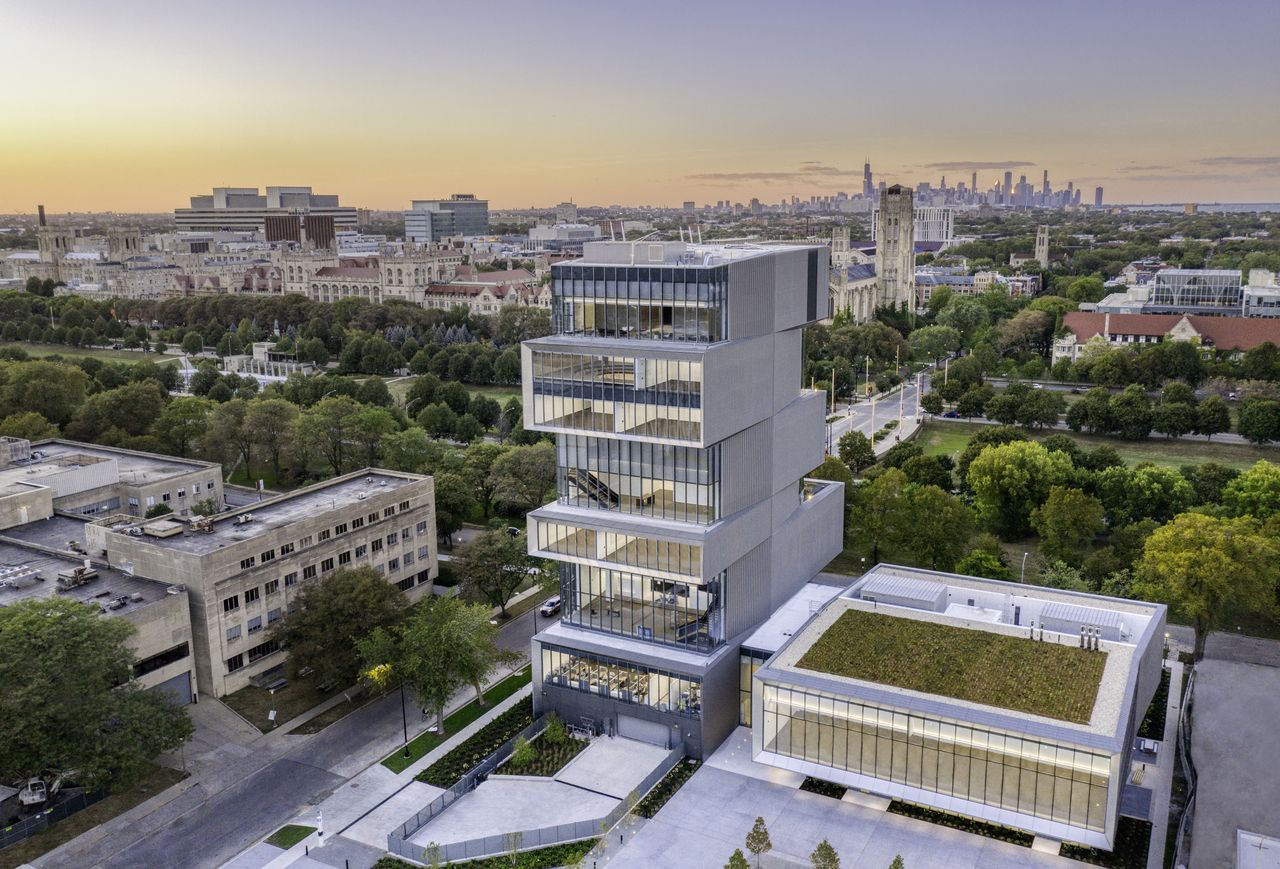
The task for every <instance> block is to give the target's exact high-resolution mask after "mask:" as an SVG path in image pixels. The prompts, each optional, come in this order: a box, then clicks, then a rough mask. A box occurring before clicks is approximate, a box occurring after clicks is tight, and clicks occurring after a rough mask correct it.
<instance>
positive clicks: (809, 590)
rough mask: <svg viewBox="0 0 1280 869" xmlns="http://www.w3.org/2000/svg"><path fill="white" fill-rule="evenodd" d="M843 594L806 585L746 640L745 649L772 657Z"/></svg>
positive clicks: (818, 585)
mask: <svg viewBox="0 0 1280 869" xmlns="http://www.w3.org/2000/svg"><path fill="white" fill-rule="evenodd" d="M841 591H842V589H841V588H840V587H839V586H835V585H824V584H822V583H820V582H809V583H805V585H804V586H803V587H802V588H801V589H800V590H799V591H797V592H796V593H795V594H793V595H791V597H790V598H789V599H788V600H787V602H786V603H784V604H783V605H782V606H780V607H778V608H777V609H776V610H774V612H773V615H771V616H769V618H768V619H767V620H766V621H765V622H764V624H762V625H760V626H759V627H758V628H756V629H755V630H754V631H752V633H751V636H749V637H747V638H746V640H744V641H743V643H742V647H743V648H744V649H755V650H756V651H757V652H769V653H770V654H772V653H773V652H776V651H778V649H781V648H782V646H783V645H784V644H785V643H786V642H787V640H789V639H791V637H792V636H793V635H794V634H795V633H796V631H798V630H800V628H802V627H804V624H805V622H807V621H809V619H811V618H813V616H814V615H815V614H817V613H818V612H819V611H820V610H821V609H822V608H823V607H824V606H826V604H827V602H828V601H830V600H831V599H832V598H834V597H835V596H836V595H838V594H840V592H841Z"/></svg>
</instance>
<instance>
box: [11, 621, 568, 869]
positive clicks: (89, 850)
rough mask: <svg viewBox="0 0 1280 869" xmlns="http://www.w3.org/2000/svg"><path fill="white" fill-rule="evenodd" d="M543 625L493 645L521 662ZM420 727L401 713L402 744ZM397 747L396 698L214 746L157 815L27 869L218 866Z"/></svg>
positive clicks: (518, 630) (526, 624) (507, 629)
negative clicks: (311, 726) (300, 731)
mask: <svg viewBox="0 0 1280 869" xmlns="http://www.w3.org/2000/svg"><path fill="white" fill-rule="evenodd" d="M552 621H553V619H544V618H542V617H541V616H539V615H538V613H537V610H536V609H533V610H530V611H529V612H527V613H525V614H523V615H521V616H519V617H517V618H515V619H513V620H512V621H511V622H509V623H507V624H506V625H503V626H502V628H500V629H499V638H500V639H499V643H500V645H502V647H503V648H506V649H510V650H513V651H521V652H523V653H524V654H526V655H527V654H528V652H529V641H530V639H531V638H532V636H533V634H534V633H535V631H537V630H540V629H542V628H543V627H547V626H548V625H549V624H550V623H551V622H552ZM200 702H201V703H202V704H205V703H216V702H217V701H214V700H212V699H211V698H201V701H200ZM428 724H429V722H428V721H426V720H425V719H424V718H423V716H422V715H421V714H415V713H413V712H411V713H410V716H409V734H410V737H411V738H412V737H414V736H417V735H418V734H419V733H421V732H423V731H424V730H426V728H427V726H428ZM403 742H404V738H403V727H402V723H401V713H400V695H399V694H398V693H392V694H388V695H386V696H384V697H380V698H378V699H376V700H374V701H373V702H371V703H369V704H367V705H365V706H363V707H361V708H360V709H358V710H356V711H355V712H353V713H351V714H350V715H348V716H347V717H346V718H343V719H342V720H340V721H338V722H335V723H334V724H331V725H329V726H328V727H327V728H325V729H324V730H322V731H321V732H320V733H318V734H315V735H313V736H308V735H297V736H291V735H289V734H288V733H278V734H267V735H265V736H260V737H257V738H255V739H253V740H251V741H249V742H248V744H244V745H222V746H219V750H218V751H217V757H216V758H211V759H210V760H211V761H212V762H205V763H203V764H202V763H201V762H200V760H199V759H198V758H191V760H192V765H193V766H194V767H196V768H197V771H196V772H194V773H193V775H192V777H191V778H190V779H188V780H187V781H184V782H182V783H181V784H179V785H178V786H177V787H179V788H183V789H185V790H184V792H183V793H182V794H181V795H180V796H178V797H177V798H176V799H174V800H172V801H171V802H169V803H168V804H167V805H164V806H162V807H160V808H158V809H157V810H156V811H154V812H152V813H151V814H150V815H148V816H146V817H145V818H142V819H140V820H138V821H136V822H134V823H116V822H111V821H109V822H107V823H106V824H104V825H102V826H101V827H99V828H97V829H96V830H93V831H90V833H89V834H86V836H84V837H82V838H83V839H86V840H87V839H90V838H92V837H93V836H94V835H100V837H99V838H98V839H96V840H95V841H85V842H84V843H83V844H80V843H78V842H73V843H68V845H67V846H63V847H62V848H59V849H57V850H55V851H53V852H50V853H49V854H46V855H45V856H43V857H41V858H39V859H37V860H36V861H35V865H37V866H39V867H42V869H43V867H48V869H53V867H56V866H68V865H78V866H98V865H101V866H108V867H118V869H132V867H139V866H178V865H181V866H184V867H188V866H189V867H216V866H220V865H221V864H222V863H224V862H226V861H227V860H229V859H231V858H232V857H234V856H235V855H236V854H238V853H239V852H240V851H242V850H243V849H245V848H246V847H248V846H249V845H251V844H252V843H253V842H255V841H257V840H258V839H260V838H262V837H264V836H267V835H269V834H270V833H272V832H273V831H274V830H276V829H277V828H278V827H280V826H282V825H284V824H286V823H289V822H290V821H291V820H292V819H293V818H295V817H296V816H297V815H298V814H299V813H300V812H303V811H305V810H307V808H308V807H310V806H314V805H316V804H318V803H319V802H320V801H321V800H323V799H324V798H325V797H326V796H328V795H329V794H331V793H332V792H333V791H334V790H336V789H337V788H338V787H340V786H342V785H343V784H344V783H345V782H347V781H348V780H350V779H351V778H353V777H354V776H355V775H356V774H357V773H359V772H360V771H361V770H363V769H365V768H366V767H368V766H370V765H372V764H375V763H378V762H380V761H381V760H382V758H384V757H386V756H387V755H388V754H390V753H391V752H393V751H395V750H396V748H397V747H399V746H401V745H402V744H403ZM77 845H78V846H77Z"/></svg>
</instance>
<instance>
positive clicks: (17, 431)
mask: <svg viewBox="0 0 1280 869" xmlns="http://www.w3.org/2000/svg"><path fill="white" fill-rule="evenodd" d="M57 436H58V427H57V426H56V425H54V424H53V423H51V422H49V420H47V419H45V418H44V417H43V416H41V415H40V414H38V413H36V412H35V411H30V410H28V411H25V412H23V413H15V414H11V415H9V416H6V417H5V418H4V421H3V422H0V437H10V438H22V439H23V440H28V441H38V440H43V439H44V438H56V437H57Z"/></svg>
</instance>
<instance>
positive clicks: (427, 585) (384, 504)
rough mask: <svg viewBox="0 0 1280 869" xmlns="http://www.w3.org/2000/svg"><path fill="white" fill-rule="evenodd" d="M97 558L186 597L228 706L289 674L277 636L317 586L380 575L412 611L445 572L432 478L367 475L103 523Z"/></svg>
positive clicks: (212, 682)
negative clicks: (357, 572) (187, 511)
mask: <svg viewBox="0 0 1280 869" xmlns="http://www.w3.org/2000/svg"><path fill="white" fill-rule="evenodd" d="M85 539H86V547H87V550H88V551H89V553H90V554H91V555H93V556H94V557H100V558H102V559H104V560H105V561H106V563H108V564H110V565H114V566H117V567H120V566H124V567H126V568H127V570H128V571H130V572H132V573H134V574H136V575H139V576H144V577H152V578H155V579H160V580H163V581H164V582H167V583H170V584H173V585H175V586H179V587H181V588H184V589H185V590H186V595H185V596H186V599H187V600H188V601H189V604H190V611H191V616H190V617H191V623H192V629H191V631H192V645H193V654H194V660H195V671H196V679H197V681H198V683H199V685H200V690H202V691H207V692H208V693H211V694H213V695H214V696H216V697H221V696H223V695H224V694H228V693H230V692H232V691H235V690H237V689H239V688H243V687H245V686H246V685H248V684H249V683H250V680H251V679H252V678H253V677H255V676H258V675H261V674H263V673H265V672H266V671H269V670H272V669H273V668H275V667H278V666H279V665H280V664H281V663H282V662H283V660H284V652H283V650H281V649H280V648H279V647H278V646H277V645H276V643H274V642H273V641H271V640H269V639H268V638H267V635H268V634H269V629H270V628H271V627H272V626H273V625H274V624H275V623H276V622H277V621H279V620H280V619H282V618H285V617H286V616H287V615H288V613H289V612H290V611H292V610H293V609H294V608H296V605H297V604H296V598H297V596H298V594H299V593H300V591H301V590H302V588H303V587H304V586H305V585H306V584H307V583H308V582H311V581H313V580H315V579H317V578H318V577H321V576H323V575H324V574H326V573H330V572H332V571H334V570H336V569H339V568H355V567H364V566H368V567H372V568H373V569H374V570H376V571H378V572H379V573H380V574H382V575H383V576H385V577H386V578H387V581H388V582H391V583H394V584H395V585H396V587H397V588H399V589H400V590H401V591H403V592H404V593H405V595H406V597H407V598H409V599H410V600H418V599H420V598H422V597H424V596H426V595H429V594H431V588H432V581H433V580H434V579H435V578H436V577H437V576H438V575H439V573H438V567H437V560H436V557H437V549H436V523H435V497H434V486H433V482H432V480H431V478H429V477H421V476H418V475H415V474H403V473H398V472H393V471H383V470H363V471H357V472H355V473H351V474H347V475H345V476H341V477H335V478H333V479H331V480H327V481H325V482H323V483H317V484H316V485H313V486H310V487H307V488H305V489H299V490H297V491H295V492H291V493H289V494H286V495H279V496H276V497H274V498H270V499H268V500H264V501H262V502H260V503H257V504H253V505H251V506H247V507H241V508H238V509H236V510H233V511H230V512H227V513H222V514H219V515H217V516H215V517H213V518H210V519H202V518H197V519H193V520H192V521H190V522H182V521H175V520H173V519H168V518H160V519H153V520H138V519H135V518H133V517H129V516H123V515H111V516H106V517H103V518H100V519H98V520H96V521H95V522H93V523H91V524H89V525H88V526H87V527H86V528H85Z"/></svg>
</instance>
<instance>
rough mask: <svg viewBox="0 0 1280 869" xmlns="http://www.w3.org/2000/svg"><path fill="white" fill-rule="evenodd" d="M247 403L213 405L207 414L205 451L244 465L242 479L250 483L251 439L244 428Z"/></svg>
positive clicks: (236, 400)
mask: <svg viewBox="0 0 1280 869" xmlns="http://www.w3.org/2000/svg"><path fill="white" fill-rule="evenodd" d="M248 415H249V402H247V401H245V400H244V399H243V398H233V399H231V400H229V401H226V402H223V403H222V404H219V405H215V406H214V409H213V413H211V414H209V427H208V431H207V432H206V434H205V438H204V440H205V444H206V448H207V449H208V450H209V451H210V452H211V453H213V454H214V455H217V456H229V457H232V458H234V461H236V462H242V463H243V464H244V473H245V476H246V477H248V478H249V479H250V480H252V479H253V436H252V433H251V431H250V429H249V426H248V425H247V424H246V421H247V418H248Z"/></svg>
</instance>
